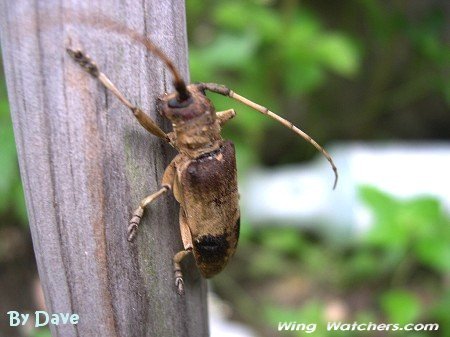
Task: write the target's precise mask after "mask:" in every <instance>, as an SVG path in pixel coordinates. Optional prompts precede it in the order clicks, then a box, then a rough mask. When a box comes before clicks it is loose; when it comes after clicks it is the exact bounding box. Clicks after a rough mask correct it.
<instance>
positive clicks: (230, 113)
mask: <svg viewBox="0 0 450 337" xmlns="http://www.w3.org/2000/svg"><path fill="white" fill-rule="evenodd" d="M216 116H217V118H218V119H219V124H220V125H221V126H222V125H224V124H225V123H226V122H228V121H229V120H230V119H231V118H233V117H234V116H236V111H234V109H228V110H225V111H218V112H216Z"/></svg>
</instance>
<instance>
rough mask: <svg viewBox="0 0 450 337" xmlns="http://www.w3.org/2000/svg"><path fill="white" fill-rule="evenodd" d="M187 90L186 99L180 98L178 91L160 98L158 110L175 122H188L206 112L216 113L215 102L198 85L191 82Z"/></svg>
mask: <svg viewBox="0 0 450 337" xmlns="http://www.w3.org/2000/svg"><path fill="white" fill-rule="evenodd" d="M187 90H188V92H189V97H188V98H187V99H185V100H180V99H179V94H178V92H174V93H171V94H168V95H165V96H163V97H161V98H159V99H158V110H159V112H160V114H161V115H162V116H164V117H166V118H168V119H169V120H170V121H171V122H172V123H174V124H182V123H183V122H188V121H190V120H193V119H195V118H197V117H199V116H202V115H204V114H205V113H207V114H210V115H212V116H213V115H214V113H213V112H214V111H215V110H214V106H213V104H212V103H211V101H210V100H209V99H208V98H207V97H206V95H205V94H204V92H203V91H202V90H200V89H199V88H198V86H197V85H195V84H191V85H189V86H188V87H187Z"/></svg>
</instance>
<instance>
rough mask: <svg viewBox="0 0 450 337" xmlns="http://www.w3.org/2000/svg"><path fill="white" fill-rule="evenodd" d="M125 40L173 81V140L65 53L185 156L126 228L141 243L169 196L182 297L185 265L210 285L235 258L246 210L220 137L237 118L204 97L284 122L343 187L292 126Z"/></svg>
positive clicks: (76, 56) (85, 60)
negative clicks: (190, 80) (149, 210)
mask: <svg viewBox="0 0 450 337" xmlns="http://www.w3.org/2000/svg"><path fill="white" fill-rule="evenodd" d="M110 27H111V26H110ZM122 30H123V29H122ZM126 33H127V35H128V36H129V37H130V38H131V39H132V40H134V41H136V42H139V43H141V44H143V45H144V46H145V47H146V48H147V49H148V51H149V52H151V53H153V54H154V55H156V56H157V57H158V58H159V59H161V60H162V61H163V63H164V64H165V66H166V67H167V68H168V69H169V70H170V72H171V73H172V76H173V86H174V88H175V91H174V92H173V93H170V94H164V95H162V96H161V97H160V98H158V100H157V104H156V106H157V109H158V111H159V112H160V113H161V114H162V116H164V117H166V118H168V119H169V120H170V121H171V123H172V127H173V131H171V132H169V133H167V134H166V133H165V132H164V131H163V130H161V129H160V128H159V126H158V125H157V124H156V123H155V122H154V121H153V120H152V119H151V118H150V117H149V116H148V115H147V114H145V113H144V112H143V111H142V110H141V109H140V108H139V107H137V106H135V105H133V104H132V103H131V102H130V101H129V100H128V99H127V98H125V96H124V95H123V94H122V93H121V92H120V91H119V89H117V87H116V86H115V85H114V84H113V82H112V81H111V80H110V79H109V78H108V77H107V76H106V75H105V74H104V73H102V72H101V71H100V70H99V68H98V66H97V65H96V63H95V62H94V61H93V60H92V59H91V58H90V57H89V56H88V55H87V54H85V53H84V52H83V51H82V50H80V49H72V48H71V47H67V48H66V51H67V52H68V54H69V55H70V56H71V57H72V59H73V60H74V61H75V62H76V63H78V64H79V65H80V66H81V67H82V68H83V69H84V70H85V71H87V72H88V73H89V74H90V75H92V76H93V77H94V78H96V79H97V80H98V81H100V83H102V84H103V86H105V88H106V89H108V90H110V91H111V92H112V93H113V94H114V95H115V96H116V97H117V98H118V99H119V100H120V101H121V102H122V103H123V104H124V105H125V106H126V107H128V108H129V109H130V110H131V111H132V113H133V114H134V116H135V117H136V119H137V120H138V122H139V123H140V124H141V125H142V126H143V127H144V128H145V129H146V130H147V131H149V132H150V133H152V134H153V135H155V136H157V137H159V138H161V139H162V140H164V141H166V142H168V143H169V144H170V145H171V146H173V147H174V148H175V149H176V150H177V151H178V152H179V153H178V155H176V156H175V158H174V159H173V160H172V162H171V163H170V164H169V166H168V167H167V168H166V170H165V172H164V175H163V178H162V183H161V188H160V189H159V190H158V191H157V192H155V193H153V194H151V195H149V196H147V197H146V198H144V199H143V200H142V201H141V202H140V204H139V206H138V208H136V210H134V212H133V214H132V216H131V220H130V222H129V225H128V241H130V242H131V241H133V239H134V238H135V236H136V233H137V229H138V226H139V224H140V221H141V219H142V217H143V215H144V209H145V208H146V207H147V206H148V205H149V204H151V203H152V202H153V201H155V200H156V199H157V198H159V197H161V196H162V195H164V194H166V193H168V192H169V191H171V192H172V193H173V195H174V197H175V199H176V200H177V201H178V203H179V204H180V213H179V222H180V232H181V238H182V242H183V248H184V249H183V250H181V251H180V252H178V253H176V254H175V255H174V257H173V270H174V277H175V286H176V289H177V292H178V293H179V294H180V295H182V294H183V293H184V283H183V274H182V271H181V265H180V263H181V261H182V260H183V259H184V258H185V257H186V256H187V255H189V254H191V253H193V255H194V258H195V261H196V264H197V267H198V269H199V271H200V273H201V275H202V276H203V277H205V278H209V277H212V276H214V275H216V274H217V273H219V272H220V271H221V270H222V269H223V268H224V267H225V265H226V264H227V262H228V260H229V259H230V258H231V257H232V256H233V254H234V252H235V250H236V246H237V242H238V238H239V229H240V210H239V194H238V186H237V172H236V156H235V149H234V145H233V143H232V142H231V141H229V140H224V139H222V137H221V128H222V126H223V125H224V124H225V123H226V122H227V121H228V120H230V119H231V118H233V117H235V115H236V113H235V111H234V110H233V109H229V110H226V111H220V112H216V110H215V108H214V106H213V104H212V102H211V101H210V100H209V99H208V97H207V96H206V91H211V92H214V93H218V94H221V95H224V96H227V97H230V98H232V99H235V100H237V101H238V102H241V103H243V104H245V105H247V106H249V107H251V108H253V109H254V110H256V111H258V112H260V113H262V114H264V115H266V116H268V117H270V118H272V119H274V120H276V121H278V122H279V123H281V124H282V125H284V126H285V127H287V128H289V129H290V130H292V131H293V132H295V133H296V134H297V135H299V136H300V137H302V138H304V139H305V140H307V141H308V142H309V143H311V144H312V145H313V146H314V147H315V148H316V149H317V150H319V151H320V152H321V153H322V154H323V155H324V156H325V157H326V159H327V160H328V161H329V163H330V164H331V167H332V169H333V171H334V175H335V180H334V185H333V188H335V186H336V183H337V179H338V173H337V168H336V166H335V164H334V162H333V160H332V158H331V156H330V155H329V154H328V153H327V152H326V151H325V149H323V148H322V147H321V146H320V145H319V144H318V143H317V142H315V141H314V140H313V139H312V138H311V137H310V136H309V135H307V134H306V133H305V132H303V131H302V130H300V129H299V128H297V127H296V126H295V125H293V124H292V123H291V122H289V121H287V120H286V119H284V118H282V117H280V116H278V115H277V114H275V113H273V112H272V111H270V110H269V109H267V108H265V107H263V106H261V105H259V104H256V103H254V102H252V101H250V100H248V99H247V98H245V97H243V96H240V95H239V94H237V93H235V92H234V91H232V90H230V89H229V88H227V87H225V86H223V85H219V84H215V83H196V84H189V85H186V83H185V81H184V80H183V79H182V77H181V76H180V75H179V73H178V71H177V69H176V68H175V66H174V65H173V63H172V61H171V60H170V59H169V58H168V57H167V56H166V55H165V54H164V53H163V52H162V51H161V50H160V49H159V48H158V47H156V46H155V45H154V44H153V43H152V42H151V41H150V40H149V39H147V38H146V37H144V36H142V35H140V34H138V33H137V32H134V31H132V30H130V29H128V30H126Z"/></svg>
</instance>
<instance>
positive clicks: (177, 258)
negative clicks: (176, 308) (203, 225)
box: [173, 207, 193, 295]
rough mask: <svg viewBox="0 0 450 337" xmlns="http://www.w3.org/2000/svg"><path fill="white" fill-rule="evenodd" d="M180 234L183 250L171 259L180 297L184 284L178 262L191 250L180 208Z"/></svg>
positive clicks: (188, 232)
mask: <svg viewBox="0 0 450 337" xmlns="http://www.w3.org/2000/svg"><path fill="white" fill-rule="evenodd" d="M180 232H181V239H182V241H183V246H184V250H182V251H180V252H178V253H176V254H175V256H174V257H173V272H174V274H175V286H176V287H177V291H178V293H179V294H180V295H183V294H184V286H183V284H184V282H183V273H182V272H181V265H180V262H181V260H182V259H184V258H185V257H186V255H188V254H189V253H190V252H192V249H193V245H192V235H191V230H190V229H189V225H188V223H187V219H186V213H185V212H184V209H183V207H180Z"/></svg>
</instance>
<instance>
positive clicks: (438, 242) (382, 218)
mask: <svg viewBox="0 0 450 337" xmlns="http://www.w3.org/2000/svg"><path fill="white" fill-rule="evenodd" d="M361 197H362V199H363V200H364V201H365V202H366V203H367V205H368V206H369V207H370V208H371V210H372V212H373V215H374V218H375V226H374V228H373V229H372V231H371V232H370V233H369V235H368V236H367V238H366V242H367V245H368V246H372V247H376V248H378V249H381V251H382V252H383V255H384V257H385V258H386V259H388V260H391V261H392V263H393V267H395V266H397V265H398V264H399V263H401V262H402V261H405V260H409V261H410V262H411V263H412V262H416V261H417V262H419V263H422V264H424V265H427V266H428V267H430V268H433V269H435V270H436V271H438V272H444V273H445V272H450V245H449V243H450V220H449V219H448V218H447V217H446V216H445V213H444V211H443V210H442V207H441V205H440V204H439V202H438V201H437V200H435V199H433V198H431V197H421V198H415V199H412V200H397V199H395V198H393V197H391V196H389V195H387V194H385V193H382V192H380V191H378V190H376V189H374V188H371V187H362V188H361Z"/></svg>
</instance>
